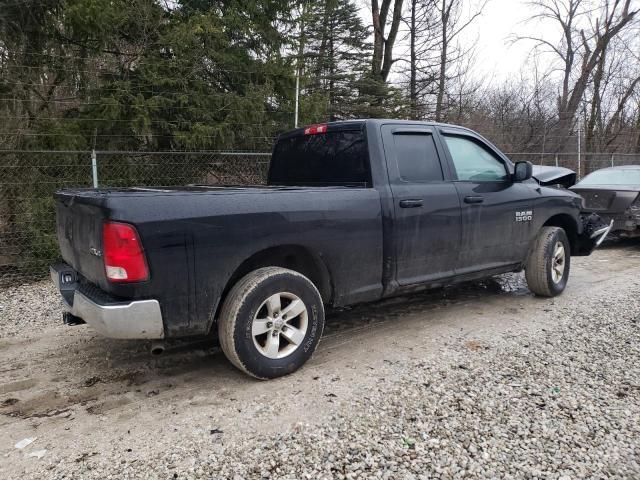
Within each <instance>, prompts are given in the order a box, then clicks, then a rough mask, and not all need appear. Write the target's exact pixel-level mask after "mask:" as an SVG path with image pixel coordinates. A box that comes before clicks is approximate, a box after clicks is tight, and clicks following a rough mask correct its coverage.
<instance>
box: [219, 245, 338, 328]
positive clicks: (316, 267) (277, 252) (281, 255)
mask: <svg viewBox="0 0 640 480" xmlns="http://www.w3.org/2000/svg"><path fill="white" fill-rule="evenodd" d="M262 267H282V268H288V269H289V270H294V271H296V272H298V273H301V274H302V275H304V276H305V277H307V278H308V279H309V280H311V282H313V284H314V285H315V286H316V288H317V289H318V291H319V292H320V296H321V297H322V301H323V302H324V303H329V302H331V298H332V295H333V287H332V283H331V276H330V274H329V270H328V269H327V267H326V265H325V264H324V262H323V261H322V260H321V259H320V258H319V257H318V256H317V255H314V254H313V253H311V252H310V251H309V250H308V249H307V248H305V247H301V246H299V245H283V246H278V247H272V248H267V249H265V250H262V251H260V252H257V253H255V254H254V255H252V256H251V257H249V258H247V259H246V260H245V261H244V262H242V263H241V264H240V266H239V267H238V268H237V269H236V270H235V272H233V275H231V278H229V281H228V282H227V285H226V286H225V289H224V291H223V292H222V296H221V297H220V302H219V303H218V307H217V308H216V316H215V318H217V317H218V313H219V311H220V309H221V308H222V304H223V303H224V301H225V299H226V297H227V294H228V293H229V290H231V288H232V287H233V286H234V285H235V284H236V283H237V282H238V280H240V279H241V278H242V277H244V276H245V275H247V274H248V273H249V272H252V271H254V270H257V269H258V268H262Z"/></svg>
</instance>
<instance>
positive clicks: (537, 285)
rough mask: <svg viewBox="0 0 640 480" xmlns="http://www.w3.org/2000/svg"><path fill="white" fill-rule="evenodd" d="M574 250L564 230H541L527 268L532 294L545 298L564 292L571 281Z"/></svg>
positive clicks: (548, 228)
mask: <svg viewBox="0 0 640 480" xmlns="http://www.w3.org/2000/svg"><path fill="white" fill-rule="evenodd" d="M570 248H571V247H570V245H569V240H568V238H567V234H566V233H565V231H564V230H563V229H562V228H559V227H542V228H541V229H540V232H539V233H538V237H537V238H536V240H535V242H534V244H533V246H532V248H531V251H530V252H529V258H528V259H527V264H526V267H525V277H526V279H527V284H528V285H529V290H531V291H532V292H533V293H535V294H536V295H539V296H541V297H555V296H556V295H560V294H561V293H562V292H563V291H564V289H565V287H566V286H567V280H568V279H569V268H570V264H571V250H570Z"/></svg>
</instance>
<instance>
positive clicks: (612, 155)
mask: <svg viewBox="0 0 640 480" xmlns="http://www.w3.org/2000/svg"><path fill="white" fill-rule="evenodd" d="M614 156H615V153H612V154H611V166H612V167H613V157H614Z"/></svg>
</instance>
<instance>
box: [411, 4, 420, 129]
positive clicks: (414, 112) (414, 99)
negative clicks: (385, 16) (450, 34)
mask: <svg viewBox="0 0 640 480" xmlns="http://www.w3.org/2000/svg"><path fill="white" fill-rule="evenodd" d="M417 3H418V0H411V28H410V31H409V35H410V50H411V59H410V65H409V68H410V74H409V101H410V102H411V118H412V119H413V120H418V92H417V85H416V82H417V65H416V63H417V58H416V4H417Z"/></svg>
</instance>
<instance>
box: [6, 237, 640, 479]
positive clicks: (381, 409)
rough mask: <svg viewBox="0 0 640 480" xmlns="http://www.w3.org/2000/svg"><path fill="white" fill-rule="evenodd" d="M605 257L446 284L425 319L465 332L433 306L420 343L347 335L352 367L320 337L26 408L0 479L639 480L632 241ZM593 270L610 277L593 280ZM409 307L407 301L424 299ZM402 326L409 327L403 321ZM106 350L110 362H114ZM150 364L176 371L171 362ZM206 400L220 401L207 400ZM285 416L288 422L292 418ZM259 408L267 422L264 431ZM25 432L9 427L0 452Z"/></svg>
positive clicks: (638, 333) (45, 291)
mask: <svg viewBox="0 0 640 480" xmlns="http://www.w3.org/2000/svg"><path fill="white" fill-rule="evenodd" d="M607 255H609V253H606V252H605V254H601V255H600V256H599V257H595V256H594V257H591V258H590V259H586V260H585V261H584V262H585V263H584V264H583V265H586V266H587V268H585V267H580V266H579V267H578V268H582V270H581V271H579V272H578V273H579V278H577V279H576V280H575V281H574V282H575V283H579V282H581V283H580V284H579V286H574V287H573V290H569V291H567V292H566V293H565V294H564V295H563V296H561V297H559V298H558V299H556V300H539V299H534V298H532V297H531V296H530V295H529V294H528V293H526V292H525V293H524V294H523V293H521V292H518V291H517V290H518V289H517V288H516V292H515V293H513V292H512V293H508V294H505V296H500V295H497V296H495V297H487V296H485V297H484V298H482V297H481V298H479V299H475V300H470V301H469V303H468V304H465V305H460V306H458V307H456V306H455V298H456V297H455V296H453V300H454V301H453V303H448V302H449V300H447V303H444V304H441V303H437V302H436V304H435V305H433V303H434V302H432V301H429V302H431V303H429V302H427V304H428V306H429V308H431V307H433V308H434V310H430V313H429V316H430V317H432V318H440V317H439V315H445V314H446V313H447V312H450V313H451V314H452V315H457V314H458V313H459V312H463V313H464V315H468V316H469V318H481V317H482V316H484V317H489V319H488V320H486V322H485V323H481V322H479V321H477V320H473V321H474V322H475V323H473V325H472V328H471V331H468V330H467V329H466V328H465V331H464V332H463V331H462V330H463V329H462V328H457V327H456V328H452V327H451V323H450V319H448V318H447V317H446V316H445V317H442V318H443V319H444V320H446V322H443V325H444V324H446V325H447V326H446V327H444V326H440V324H434V325H432V327H430V328H432V329H434V330H433V332H434V333H433V338H431V339H429V341H430V342H431V343H430V344H429V345H430V347H426V346H425V345H426V344H419V343H411V344H409V343H406V342H404V340H402V339H401V338H399V337H398V338H399V339H398V340H397V342H396V341H394V340H393V339H389V342H388V348H381V349H380V350H379V356H378V359H377V361H375V362H374V361H371V358H372V356H373V357H375V355H372V353H371V352H368V353H367V356H363V355H362V354H361V353H358V352H357V351H356V350H355V347H354V346H351V345H350V344H347V346H346V347H344V351H342V353H341V355H344V358H348V357H349V355H351V356H352V357H354V358H356V360H355V361H353V362H351V359H349V360H344V358H343V357H342V356H341V355H339V354H338V353H340V352H341V350H340V347H339V346H338V347H336V343H335V342H333V343H332V342H331V339H329V340H323V343H324V344H325V348H329V350H331V351H329V352H326V351H325V352H326V353H325V352H322V353H321V354H320V357H321V361H320V363H319V364H315V365H310V366H308V367H307V368H305V369H303V370H301V372H299V373H298V374H295V375H292V376H289V377H285V378H283V379H278V380H275V381H271V382H267V383H261V382H254V381H252V380H247V379H246V378H245V377H243V376H241V375H237V376H234V375H235V374H234V373H232V374H230V376H226V377H225V376H223V377H222V380H219V381H220V382H222V383H224V385H222V386H220V385H216V384H215V383H211V384H202V385H196V387H194V384H193V383H191V384H189V385H190V387H191V390H188V389H186V388H183V389H182V390H180V389H179V391H177V392H176V393H175V396H173V397H172V396H166V397H163V392H162V389H159V390H160V394H158V391H157V390H150V391H146V390H143V392H142V393H141V394H140V395H144V397H145V403H141V404H140V405H139V406H138V407H136V408H137V409H133V410H131V411H128V410H126V409H119V408H115V407H112V408H113V409H112V410H105V411H103V412H102V414H100V415H98V416H93V417H89V416H82V414H83V413H82V412H81V411H80V409H77V410H74V409H75V408H76V407H72V408H71V411H72V412H74V413H73V415H72V416H71V417H69V413H68V412H67V411H66V410H65V409H62V407H60V410H56V412H57V411H60V412H61V413H60V415H56V416H55V417H54V418H52V419H51V420H49V419H48V418H41V417H38V416H39V415H41V414H38V415H34V417H38V418H35V419H34V418H31V419H26V420H21V422H32V423H31V424H29V425H30V428H32V429H33V432H34V433H33V435H34V436H38V437H40V438H39V440H37V441H36V442H35V443H34V444H33V445H32V446H29V447H27V448H25V454H24V455H22V457H21V458H20V459H19V458H18V457H16V453H15V450H6V449H5V450H0V454H4V455H3V456H4V459H3V460H2V461H0V463H1V462H12V461H18V460H20V462H22V465H23V467H20V469H15V470H12V469H10V468H9V469H7V470H6V471H8V472H10V473H9V476H8V477H7V478H54V479H106V478H114V479H115V478H118V479H120V478H131V479H133V478H136V479H137V478H148V479H156V478H166V479H169V478H216V479H217V478H232V479H245V478H274V479H275V478H283V479H304V478H308V479H332V478H341V479H342V478H392V479H421V478H443V479H454V478H518V479H519V478H522V479H562V480H567V479H581V478H602V479H609V478H620V479H638V478H640V323H639V322H640V297H638V295H637V292H638V291H639V290H638V288H639V287H640V278H638V277H637V275H636V274H635V273H634V272H635V271H637V266H636V267H633V264H632V263H631V264H630V263H629V262H635V263H636V264H640V260H639V259H640V256H638V255H636V254H635V250H634V252H633V255H631V254H630V255H629V256H628V257H624V256H622V255H620V256H618V257H616V258H613V259H612V258H610V256H607ZM617 258H620V259H621V260H617ZM588 262H590V263H588ZM625 263H626V265H625ZM603 268H610V269H611V272H613V271H614V270H615V269H618V270H619V271H620V272H622V273H619V274H614V273H610V274H609V277H608V278H610V280H607V281H601V280H600V277H597V274H598V272H602V270H603ZM625 268H626V270H623V269H625ZM625 272H626V273H625ZM623 274H624V275H626V277H624V275H623ZM502 283H504V282H502ZM516 283H517V282H516ZM27 290H29V289H27ZM576 290H580V291H585V292H589V296H588V297H584V296H582V295H580V293H579V292H577V291H576ZM22 291H24V289H22V290H20V292H22ZM28 295H31V296H32V297H33V298H42V299H46V300H47V301H50V300H51V297H50V295H51V291H50V289H49V287H48V286H47V285H46V284H41V285H36V286H34V287H30V293H29V294H28ZM543 302H544V303H543ZM0 304H2V305H3V307H5V308H6V306H7V305H9V307H8V308H10V309H11V310H10V311H11V314H12V315H23V314H24V313H25V312H27V311H28V310H26V307H25V305H24V304H23V303H21V302H13V301H12V299H11V294H6V292H5V293H3V294H2V295H0ZM420 305H421V304H420V303H418V304H416V305H413V306H412V307H411V308H410V309H409V310H406V311H407V312H410V311H411V309H413V310H414V311H417V310H419V309H420V308H423V310H424V306H422V307H421V306H420ZM452 305H453V306H452ZM52 308H53V307H52ZM394 308H395V307H394ZM54 310H55V309H54ZM371 310H372V313H371V315H374V314H378V315H381V316H384V315H387V314H388V313H387V312H388V311H387V310H385V309H384V308H381V307H373V308H372V309H371ZM396 310H397V308H396ZM3 312H5V313H6V311H5V310H4V308H3ZM536 312H537V313H536ZM58 315H59V312H57V311H56V312H55V315H53V313H52V312H50V311H49V309H48V307H46V308H44V309H43V315H42V317H43V318H39V319H38V320H37V321H34V323H33V325H34V326H36V327H38V326H40V325H41V324H42V325H44V324H45V322H50V321H51V320H50V319H49V318H48V317H49V316H52V317H55V318H56V320H55V321H58V319H57V318H58ZM354 315H355V316H362V315H363V314H362V312H356V313H355V314H354ZM474 315H475V317H474ZM405 316H411V314H410V313H406V314H405ZM484 317H482V318H484ZM518 317H521V318H522V322H518ZM398 321H401V320H398V319H395V320H392V321H390V322H389V323H387V324H383V325H379V326H376V327H374V329H373V333H371V335H375V336H377V337H384V336H385V335H388V332H390V331H393V330H390V328H391V327H390V325H392V322H398ZM508 321H510V322H512V323H509V324H508V325H506V326H500V323H501V322H505V323H507V322H508ZM401 322H402V321H401ZM407 322H409V323H407ZM494 324H497V326H495V327H491V325H494ZM404 325H405V327H406V328H407V330H408V329H409V327H410V326H411V325H412V324H411V321H410V320H405V324H404ZM465 325H466V324H465ZM2 328H3V330H2V331H3V333H8V334H9V335H16V334H19V333H20V332H21V327H20V326H19V325H18V326H17V327H12V326H11V325H9V327H7V326H3V327H2ZM56 328H58V327H56ZM73 331H74V332H79V333H77V334H74V335H76V336H77V338H78V339H79V340H81V341H82V342H84V343H81V344H80V345H84V348H88V346H90V345H92V344H91V343H90V342H91V341H92V337H87V335H88V334H87V333H86V331H83V330H75V329H74V330H73ZM83 332H85V333H83ZM409 333H410V332H409ZM340 335H342V336H347V337H348V336H350V335H352V334H350V333H349V332H348V331H346V332H340ZM16 338H17V337H16ZM74 338H75V337H74ZM382 340H384V338H383V339H382ZM365 341H366V342H370V341H371V339H370V338H369V339H366V338H365ZM87 342H89V343H87ZM403 342H404V343H403ZM327 343H330V346H329V347H326V345H327ZM370 344H371V343H370ZM382 344H383V345H384V342H383V343H382ZM338 345H339V344H338ZM375 345H379V343H375ZM409 345H410V346H409ZM393 346H396V348H395V349H394V348H392V347H393ZM400 347H402V348H404V349H405V350H406V351H400V352H398V349H399V348H400ZM75 348H76V347H70V348H69V350H74V349H75ZM371 348H372V349H374V348H379V347H377V346H376V347H371ZM349 350H353V351H352V352H349ZM131 351H132V352H133V351H134V350H131ZM1 352H2V344H1V343H0V353H1ZM392 353H394V354H392ZM77 354H78V352H77V351H76V353H75V355H77ZM131 355H132V358H133V353H132V354H131ZM62 358H64V357H62ZM74 358H75V357H74ZM216 358H219V357H216ZM327 358H328V359H329V360H327ZM316 360H317V359H314V361H316ZM133 361H134V360H132V362H133ZM180 361H183V360H180ZM327 361H328V362H330V363H323V362H327ZM3 362H4V360H3ZM82 362H83V364H84V365H85V367H83V368H85V369H86V376H89V375H93V374H92V373H91V371H90V368H96V367H95V365H97V360H92V359H91V358H88V359H84V360H82ZM109 362H110V363H109V368H111V366H112V363H113V362H114V360H113V359H111V360H109ZM350 362H351V363H350ZM312 363H313V362H312ZM92 365H93V366H92ZM335 365H338V366H340V368H341V369H342V370H338V369H337V367H335ZM28 368H31V367H28ZM189 368H191V367H189V366H188V365H187V369H189ZM349 369H351V371H352V372H353V373H349V372H346V371H345V370H349ZM231 370H232V371H233V369H231ZM336 372H338V373H336ZM55 373H56V374H58V373H59V372H58V371H57V370H56V372H55ZM72 375H73V376H74V377H76V378H75V380H74V381H75V382H76V383H78V382H83V380H82V377H80V378H78V377H77V372H75V371H73V372H72ZM159 375H160V376H161V377H162V378H163V381H165V382H166V381H167V379H168V378H169V379H171V382H173V383H175V382H177V381H178V380H177V376H176V375H175V374H174V375H172V376H168V374H167V373H164V372H160V374H159ZM189 375H192V373H190V374H189ZM52 378H53V380H52V381H53V382H55V381H61V379H60V377H56V376H53V377H52ZM91 378H94V377H91ZM91 378H90V380H91ZM56 379H57V380H56ZM228 379H231V380H228ZM101 381H102V380H96V381H95V382H98V383H97V386H100V385H101V383H99V382H101ZM95 382H87V381H84V387H87V386H88V385H87V383H92V386H91V388H95V387H94V386H93V383H95ZM214 382H215V381H214ZM47 388H50V386H48V387H47ZM118 388H122V387H118ZM154 388H155V387H154ZM194 388H195V393H194ZM84 390H87V388H84ZM139 391H140V390H138V392H139ZM145 392H146V393H145ZM210 392H213V393H210ZM225 392H226V393H225ZM279 392H281V393H279ZM120 393H121V395H131V393H127V392H126V389H123V391H122V392H120ZM56 395H58V394H56ZM67 395H69V396H73V395H75V393H73V394H67ZM151 395H157V396H151ZM167 395H168V394H167ZM211 396H224V398H225V399H223V401H220V402H218V403H211V402H210V399H209V397H211ZM229 396H231V397H233V398H229ZM146 397H150V398H146ZM177 398H180V399H181V400H176V399H177ZM155 399H157V400H155ZM2 400H3V398H2V397H0V401H2ZM309 400H310V401H311V403H309ZM183 401H184V402H187V401H188V403H181V402H183ZM207 402H209V403H207ZM316 411H318V412H320V413H318V414H317V415H316V413H315V412H316ZM304 412H307V413H306V415H305V414H304ZM309 412H312V413H309ZM322 412H324V413H326V414H322ZM49 416H50V415H49V414H47V417H49ZM59 416H64V418H57V417H59ZM74 416H75V418H76V420H75V421H73V422H69V420H73V418H74ZM299 417H301V418H303V420H304V421H303V422H296V419H297V418H299ZM0 418H2V417H1V416H0ZM271 418H273V419H274V420H275V425H271V426H270V427H269V428H267V427H265V425H269V419H271ZM283 418H285V419H288V420H289V422H285V421H282V419H283ZM85 421H86V422H93V423H91V424H90V425H89V427H87V426H86V425H85V428H90V430H91V432H90V433H87V432H86V431H85V433H76V434H74V435H73V436H72V437H71V440H69V439H67V437H65V435H68V434H69V433H71V432H73V430H74V428H76V427H74V425H75V426H77V425H78V422H80V423H82V422H85ZM47 422H50V423H47ZM258 423H260V424H261V425H262V426H261V427H259V428H258V427H256V428H255V429H253V428H252V425H254V424H255V425H257V424H258ZM11 425H12V424H11V423H10V422H9V423H7V422H5V423H4V424H0V432H2V431H3V428H4V429H10V428H16V427H12V426H11ZM15 425H17V426H18V427H19V428H23V427H24V424H23V423H16V424H15ZM63 429H64V430H63ZM4 431H10V430H4ZM79 432H81V431H79ZM24 436H26V435H25V434H24V433H23V432H22V431H21V432H20V434H19V437H16V436H15V435H14V436H12V437H11V438H12V440H11V442H12V443H11V447H12V446H13V442H14V440H13V439H14V438H17V439H20V438H23V437H24ZM56 438H58V439H59V443H60V448H59V449H58V451H56V441H55V439H56ZM63 446H64V448H63ZM43 447H46V448H47V449H48V452H47V453H46V455H45V457H44V458H43V459H42V460H36V459H34V458H32V459H28V458H27V455H28V453H26V452H27V451H37V450H38V449H41V448H43ZM5 451H6V452H7V453H4V452H5ZM0 458H2V457H0ZM24 465H28V467H24ZM0 472H2V468H1V467H0ZM12 475H14V476H12Z"/></svg>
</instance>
